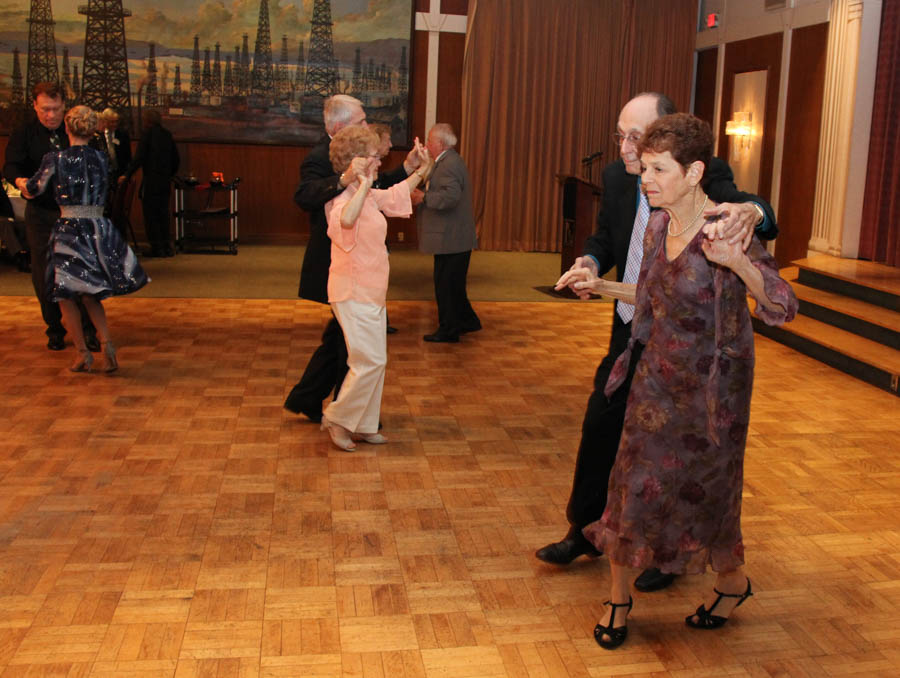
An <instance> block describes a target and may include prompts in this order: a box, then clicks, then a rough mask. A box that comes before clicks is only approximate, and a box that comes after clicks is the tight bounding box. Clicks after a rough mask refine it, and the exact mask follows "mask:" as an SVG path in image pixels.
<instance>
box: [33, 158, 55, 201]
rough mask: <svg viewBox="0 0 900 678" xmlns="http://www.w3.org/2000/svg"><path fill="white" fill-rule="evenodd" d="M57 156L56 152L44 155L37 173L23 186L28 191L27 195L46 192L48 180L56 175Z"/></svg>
mask: <svg viewBox="0 0 900 678" xmlns="http://www.w3.org/2000/svg"><path fill="white" fill-rule="evenodd" d="M58 155H59V154H58V153H57V152H56V151H51V152H50V153H45V154H44V158H43V160H41V166H40V167H39V168H38V171H37V172H35V174H34V176H33V177H31V178H30V179H29V180H28V183H26V184H25V190H26V191H28V193H29V195H40V194H41V193H43V192H44V191H46V190H47V185H48V184H49V183H50V179H52V178H53V175H54V174H56V158H57V156H58Z"/></svg>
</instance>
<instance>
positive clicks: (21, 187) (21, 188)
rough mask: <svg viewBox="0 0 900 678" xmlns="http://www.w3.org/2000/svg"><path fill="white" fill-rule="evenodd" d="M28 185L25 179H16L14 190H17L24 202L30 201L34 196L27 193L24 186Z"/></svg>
mask: <svg viewBox="0 0 900 678" xmlns="http://www.w3.org/2000/svg"><path fill="white" fill-rule="evenodd" d="M27 184H28V179H26V178H25V177H18V178H16V188H18V189H19V192H20V193H21V194H22V197H23V198H25V199H26V200H31V199H32V198H33V197H34V196H33V195H31V193H29V192H28V190H27V189H26V188H25V186H26V185H27Z"/></svg>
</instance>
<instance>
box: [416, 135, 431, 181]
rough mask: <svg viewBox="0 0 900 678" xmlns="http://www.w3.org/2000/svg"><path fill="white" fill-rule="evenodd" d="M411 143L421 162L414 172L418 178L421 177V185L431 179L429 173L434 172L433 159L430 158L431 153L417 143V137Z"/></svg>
mask: <svg viewBox="0 0 900 678" xmlns="http://www.w3.org/2000/svg"><path fill="white" fill-rule="evenodd" d="M413 143H414V144H415V146H414V150H415V151H416V153H417V154H418V156H419V159H420V160H421V163H420V164H419V168H418V169H417V170H416V172H417V173H418V175H419V177H421V179H422V183H424V182H426V181H428V179H429V178H430V177H431V173H432V172H433V171H434V158H432V157H431V153H430V152H429V151H428V149H427V148H426V147H425V146H423V145H422V143H421V142H420V141H419V137H416V138H415V140H414V141H413Z"/></svg>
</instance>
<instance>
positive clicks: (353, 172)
mask: <svg viewBox="0 0 900 678" xmlns="http://www.w3.org/2000/svg"><path fill="white" fill-rule="evenodd" d="M368 166H369V158H367V157H363V156H357V157H355V158H353V160H351V161H350V167H348V168H347V169H346V170H344V172H343V174H341V177H340V182H341V186H344V187H345V188H346V187H347V186H349V185H350V184H352V183H353V182H354V181H356V180H358V179H360V178H361V177H362V175H364V174H365V173H366V169H367V168H368Z"/></svg>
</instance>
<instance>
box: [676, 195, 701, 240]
mask: <svg viewBox="0 0 900 678" xmlns="http://www.w3.org/2000/svg"><path fill="white" fill-rule="evenodd" d="M708 202H709V196H706V198H705V199H704V201H703V204H702V205H700V209H699V210H697V214H695V215H694V218H693V219H691V223H689V224H688V225H687V226H685V227H684V228H682V229H681V230H680V231H678V233H672V222H671V221H670V222H669V228H668V232H669V235H670V236H672V237H673V238H677V237H678V236H679V235H681V234H682V233H687V232H688V231H689V230H691V229H692V228H693V227H694V224H695V223H696V221H697V219H699V218H700V215H701V214H702V213H703V210H704V209H706V203H708ZM672 216H675V214H674V212H673V214H672ZM672 221H674V219H673V220H672Z"/></svg>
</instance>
